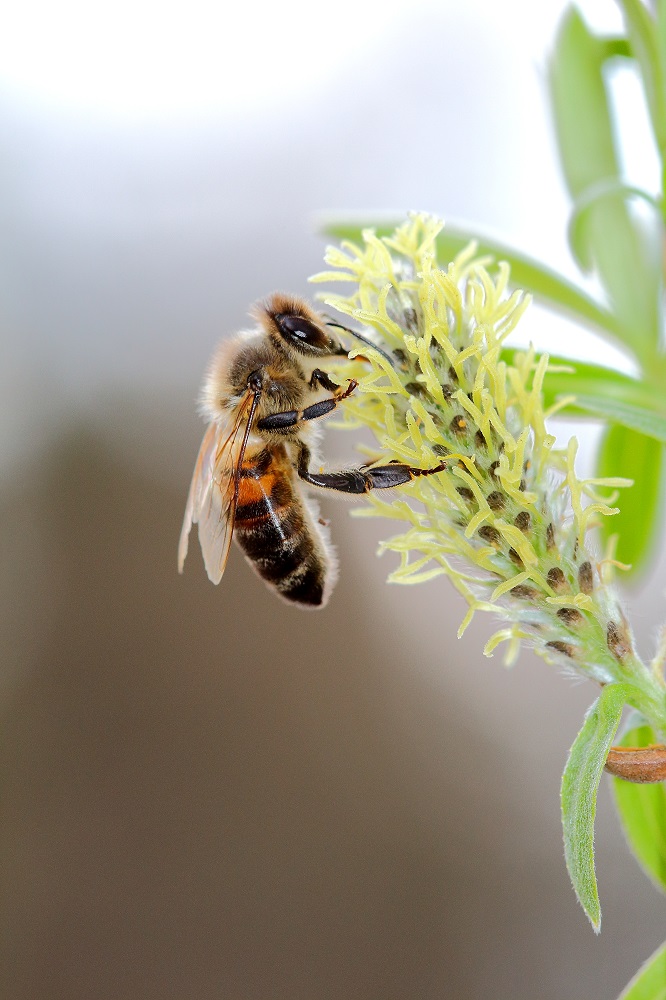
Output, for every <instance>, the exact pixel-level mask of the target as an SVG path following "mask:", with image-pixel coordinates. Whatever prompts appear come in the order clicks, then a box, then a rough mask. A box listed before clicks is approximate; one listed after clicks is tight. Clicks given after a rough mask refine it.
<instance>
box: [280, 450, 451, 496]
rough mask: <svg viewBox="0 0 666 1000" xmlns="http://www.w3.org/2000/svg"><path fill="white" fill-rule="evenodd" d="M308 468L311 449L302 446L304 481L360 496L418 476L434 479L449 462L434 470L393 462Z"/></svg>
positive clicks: (300, 472)
mask: <svg viewBox="0 0 666 1000" xmlns="http://www.w3.org/2000/svg"><path fill="white" fill-rule="evenodd" d="M309 465H310V449H309V448H308V447H307V445H305V444H302V443H301V445H300V448H299V452H298V461H297V466H296V468H297V471H298V475H299V476H300V478H301V479H303V480H304V481H305V482H306V483H309V484H310V486H318V487H319V488H320V489H324V490H337V491H338V492H339V493H351V494H361V493H369V492H370V490H390V489H392V488H393V487H394V486H404V485H405V483H410V482H411V481H412V480H413V479H416V478H418V477H419V476H432V475H434V474H435V473H436V472H443V471H444V469H445V468H446V460H445V461H443V462H440V463H439V465H437V466H435V468H434V469H416V468H414V467H413V466H411V465H406V464H405V463H403V462H390V463H389V464H388V465H377V466H375V467H374V468H373V469H343V470H342V471H341V472H310V469H309Z"/></svg>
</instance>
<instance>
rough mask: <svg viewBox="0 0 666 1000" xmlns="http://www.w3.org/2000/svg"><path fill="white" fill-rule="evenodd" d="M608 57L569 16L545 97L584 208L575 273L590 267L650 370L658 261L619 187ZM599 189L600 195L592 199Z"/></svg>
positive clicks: (572, 13)
mask: <svg viewBox="0 0 666 1000" xmlns="http://www.w3.org/2000/svg"><path fill="white" fill-rule="evenodd" d="M606 58H607V50H606V48H605V46H604V44H603V42H602V41H601V39H599V38H597V37H596V36H595V35H593V34H592V33H591V32H590V31H589V30H588V28H587V26H586V25H585V22H584V21H583V19H582V18H581V16H580V14H579V13H578V11H576V10H575V9H573V8H572V9H570V10H569V12H568V13H567V14H566V15H565V17H564V19H563V21H562V25H561V27H560V31H559V33H558V38H557V42H556V46H555V51H554V54H553V57H552V60H551V65H550V91H551V100H552V105H553V110H554V116H555V126H556V132H557V139H558V146H559V151H560V158H561V161H562V167H563V170H564V175H565V179H566V183H567V186H568V188H569V192H570V194H571V197H572V199H573V201H574V204H575V205H580V204H583V205H584V206H585V212H584V213H583V214H582V215H581V217H580V218H579V219H578V220H577V224H576V227H575V230H574V232H575V244H574V245H573V247H572V249H573V251H574V253H575V254H576V257H577V260H578V261H579V263H580V265H581V267H583V268H586V269H588V268H589V267H590V266H591V265H593V266H594V268H595V270H596V271H597V273H598V275H599V277H600V279H601V281H602V283H603V285H604V288H605V290H606V292H607V294H608V297H609V301H610V302H611V305H612V312H613V313H614V314H615V316H616V318H617V320H618V321H619V328H620V335H621V336H622V338H623V339H624V341H625V343H626V344H627V345H628V346H630V347H631V349H632V350H633V351H634V352H635V354H636V356H637V357H638V358H639V359H640V360H641V361H643V363H645V364H649V363H650V361H651V360H652V358H653V357H654V354H655V352H656V349H657V345H658V341H659V332H660V308H661V301H660V297H661V260H660V254H659V252H657V250H656V244H655V242H654V234H651V233H649V232H648V231H647V230H646V229H645V228H644V227H643V226H639V225H638V223H637V222H636V221H635V219H634V217H633V216H632V215H631V214H630V212H629V209H628V206H627V202H626V197H625V192H623V191H622V190H621V188H620V185H621V183H622V179H621V175H620V168H619V163H618V158H617V154H616V149H615V139H614V131H613V121H612V115H611V111H610V108H609V104H608V95H607V91H606V84H605V80H604V76H603V66H604V61H605V59H606ZM614 184H615V185H616V186H617V190H613V185H614ZM600 189H603V190H604V196H603V197H596V196H595V192H598V191H599V190H600ZM655 221H656V220H655Z"/></svg>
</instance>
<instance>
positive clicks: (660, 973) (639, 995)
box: [618, 944, 666, 1000]
mask: <svg viewBox="0 0 666 1000" xmlns="http://www.w3.org/2000/svg"><path fill="white" fill-rule="evenodd" d="M618 1000H666V944H662V946H661V948H658V949H657V951H655V953H654V954H653V955H651V956H650V958H648V960H647V962H646V963H645V965H643V966H641V968H640V969H639V970H638V972H637V973H636V975H635V976H634V978H633V979H632V980H631V982H630V983H629V984H628V985H627V988H626V989H625V990H623V991H622V993H621V994H620V996H619V997H618Z"/></svg>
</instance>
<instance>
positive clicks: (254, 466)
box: [234, 445, 331, 607]
mask: <svg viewBox="0 0 666 1000" xmlns="http://www.w3.org/2000/svg"><path fill="white" fill-rule="evenodd" d="M294 477H295V472H294V469H293V466H292V464H291V462H290V461H289V458H288V456H287V453H286V451H285V449H284V447H283V446H282V445H278V446H275V447H271V448H263V449H261V450H259V451H257V452H256V453H255V454H254V455H248V453H247V451H246V453H245V459H244V461H243V466H242V469H241V478H240V484H239V493H238V506H237V508H236V518H235V521H234V537H235V538H236V540H237V542H238V543H239V545H240V546H241V548H242V549H243V551H244V552H245V555H246V556H247V558H248V559H249V561H250V563H251V565H252V566H253V567H254V569H255V570H256V571H257V573H259V575H260V576H261V577H263V579H264V580H265V581H266V582H267V583H269V584H270V585H271V586H272V587H275V589H276V590H277V591H278V593H279V594H281V595H282V597H285V598H286V599H287V600H289V601H294V602H296V603H297V604H303V605H308V606H310V607H319V606H321V605H322V604H324V603H325V601H326V599H327V597H328V590H330V584H331V580H330V572H329V571H330V569H331V564H330V560H329V557H328V552H327V550H326V545H325V542H324V540H323V538H322V536H321V533H320V532H319V530H318V529H317V527H316V525H315V523H314V521H313V518H312V516H311V514H310V511H309V510H308V506H307V504H306V501H305V499H304V497H303V496H302V494H301V492H300V490H299V488H298V483H297V482H296V481H295V478H294ZM327 577H328V578H329V579H328V580H327ZM327 583H328V586H327Z"/></svg>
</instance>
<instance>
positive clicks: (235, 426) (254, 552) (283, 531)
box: [178, 293, 444, 608]
mask: <svg viewBox="0 0 666 1000" xmlns="http://www.w3.org/2000/svg"><path fill="white" fill-rule="evenodd" d="M254 315H255V317H256V319H257V320H258V326H257V327H256V328H255V329H253V330H249V331H243V332H241V333H239V334H237V335H236V336H235V337H233V338H231V339H229V340H227V341H226V342H223V343H222V345H221V346H220V347H219V349H218V351H217V353H216V354H215V355H214V357H213V359H212V362H211V364H210V368H209V371H208V374H207V377H206V379H205V382H204V386H203V392H202V410H203V413H204V415H205V417H206V418H207V419H208V420H209V424H208V428H207V430H206V433H205V434H204V438H203V442H202V444H201V448H200V450H199V455H198V458H197V461H196V465H195V468H194V475H193V477H192V483H191V486H190V492H189V496H188V500H187V506H186V509H185V517H184V520H183V528H182V531H181V536H180V544H179V546H178V568H179V571H180V572H182V570H183V564H184V562H185V556H186V555H187V548H188V538H189V533H190V529H191V527H192V524H198V526H199V542H200V544H201V551H202V553H203V558H204V564H205V566H206V571H207V573H208V576H209V578H210V579H211V580H212V582H213V583H219V582H220V579H221V578H222V574H223V572H224V568H225V566H226V563H227V558H228V555H229V547H230V545H231V539H232V537H235V538H236V541H237V542H238V543H239V545H240V547H241V548H242V549H243V551H244V553H245V556H246V557H247V559H248V561H249V562H250V564H251V565H252V567H253V568H254V569H255V570H256V572H257V573H258V574H259V575H260V576H261V577H263V579H264V580H265V581H266V582H267V583H268V584H269V585H270V586H272V587H273V588H274V589H275V590H276V591H277V593H278V594H280V595H281V596H282V597H283V598H285V599H286V600H288V601H291V602H293V603H295V604H297V605H300V606H301V607H309V608H317V607H322V606H323V605H324V604H325V603H326V601H327V599H328V596H329V594H330V592H331V589H332V587H333V584H334V583H335V580H336V576H337V564H336V560H335V555H334V552H333V549H332V547H331V544H330V541H329V535H328V529H327V526H326V525H325V524H324V523H323V522H322V520H321V519H320V518H319V515H318V511H317V509H316V505H315V504H313V502H312V500H311V499H310V498H306V497H305V496H304V494H303V491H302V489H301V484H302V483H306V484H308V485H310V486H313V487H316V488H319V489H328V490H336V491H338V492H342V493H347V494H363V493H367V492H368V491H369V490H372V489H386V488H390V487H392V486H399V485H400V484H402V483H406V482H409V481H410V480H411V479H413V478H414V477H415V476H421V475H430V474H431V473H434V472H439V471H441V470H442V469H443V468H444V462H442V463H441V464H440V465H438V466H437V467H436V468H434V469H414V468H412V467H411V466H409V465H405V464H403V463H401V462H391V463H389V464H387V465H379V466H373V467H363V468H353V469H345V470H342V471H339V472H311V471H310V466H311V463H312V460H313V446H314V439H315V437H316V434H315V432H314V427H315V421H317V420H318V419H319V418H320V417H323V416H325V415H326V414H328V413H331V412H332V411H333V410H334V409H335V408H336V407H337V406H338V405H339V403H340V402H341V401H342V400H343V399H346V398H347V397H348V396H350V395H351V394H352V393H353V392H354V390H355V388H356V385H357V383H356V382H354V381H350V382H349V383H348V384H347V386H346V387H344V386H341V385H338V384H337V383H336V382H334V381H333V379H332V378H331V377H330V376H329V374H328V373H327V372H325V371H323V370H322V369H321V368H318V367H317V362H321V361H322V359H325V358H328V359H329V360H330V359H334V358H346V357H347V350H346V349H345V348H344V347H343V345H342V344H341V343H340V342H339V341H338V340H337V339H336V338H335V337H334V336H333V335H332V334H331V333H330V332H329V328H331V327H339V326H340V324H338V323H333V322H330V323H327V322H325V321H324V319H323V318H322V317H320V316H319V315H317V313H315V312H314V310H313V309H312V308H311V307H310V306H309V305H308V304H307V303H306V302H305V301H304V300H303V299H300V298H298V297H296V296H293V295H286V294H283V293H276V294H274V295H272V296H271V297H270V298H269V299H268V300H267V301H266V302H264V303H261V304H259V305H258V306H257V307H256V308H255V310H254ZM342 329H343V330H344V329H346V328H345V327H342ZM347 332H348V333H350V334H352V335H353V336H354V337H357V338H358V339H360V340H361V341H363V342H364V343H366V344H368V345H369V346H371V347H373V348H375V349H376V350H379V351H380V353H382V354H384V353H385V352H384V351H382V349H381V348H378V347H376V345H374V344H372V342H371V341H368V340H366V339H365V338H364V337H362V336H361V335H359V334H356V333H354V332H353V331H351V330H349V331H347ZM385 356H387V355H385ZM389 360H390V358H389ZM324 393H325V394H326V395H323V398H322V394H324Z"/></svg>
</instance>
